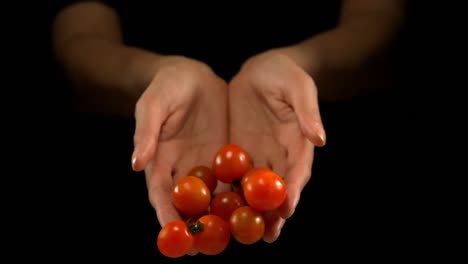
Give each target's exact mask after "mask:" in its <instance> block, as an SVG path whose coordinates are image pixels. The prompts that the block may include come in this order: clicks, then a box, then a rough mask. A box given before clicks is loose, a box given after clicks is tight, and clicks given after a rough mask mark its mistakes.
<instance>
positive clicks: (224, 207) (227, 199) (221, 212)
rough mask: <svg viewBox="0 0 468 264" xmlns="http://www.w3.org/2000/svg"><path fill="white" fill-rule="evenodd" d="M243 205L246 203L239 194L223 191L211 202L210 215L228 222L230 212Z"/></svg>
mask: <svg viewBox="0 0 468 264" xmlns="http://www.w3.org/2000/svg"><path fill="white" fill-rule="evenodd" d="M244 205H246V202H245V200H244V198H243V197H242V196H241V195H240V194H239V193H237V192H234V191H224V192H220V193H218V194H216V195H215V196H214V197H213V199H212V200H211V205H210V213H211V214H214V215H217V216H219V217H221V218H222V219H224V220H225V221H227V222H229V219H230V218H231V215H232V212H234V210H236V209H237V208H239V207H241V206H244Z"/></svg>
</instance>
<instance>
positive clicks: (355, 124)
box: [9, 4, 444, 263]
mask: <svg viewBox="0 0 468 264" xmlns="http://www.w3.org/2000/svg"><path fill="white" fill-rule="evenodd" d="M419 7H420V6H419ZM40 10H43V9H40ZM434 10H436V8H431V9H424V8H418V5H417V4H413V5H410V10H409V11H410V12H409V14H408V17H407V19H408V20H407V21H406V23H405V27H404V30H403V32H402V36H401V39H400V40H399V45H398V46H397V47H396V48H395V56H396V57H395V58H396V63H397V64H396V65H395V66H396V69H398V74H399V75H398V80H399V82H398V85H397V87H395V91H394V92H393V93H391V94H389V95H388V96H385V97H382V98H380V97H379V98H370V99H362V100H355V101H351V102H344V103H338V104H325V103H324V104H322V112H323V116H324V117H323V119H324V124H325V128H326V130H327V132H328V145H327V146H326V147H324V148H321V149H317V152H316V158H315V161H314V168H313V177H312V179H311V182H310V184H309V185H308V186H307V187H306V189H305V190H304V194H303V197H302V199H301V203H300V204H299V207H298V209H297V211H296V213H295V215H294V216H293V217H292V218H291V219H290V220H289V221H288V222H287V223H286V225H285V227H284V228H283V233H282V234H281V236H280V238H279V240H278V241H277V242H275V243H274V244H264V243H259V244H258V245H255V246H248V247H245V246H240V245H238V244H236V243H235V242H233V244H232V245H231V246H230V247H229V249H228V250H227V251H226V252H225V254H223V255H221V256H213V257H209V258H208V257H204V256H197V257H195V258H190V260H198V259H212V260H215V261H216V260H218V259H222V260H224V259H229V258H231V259H234V258H235V259H239V260H243V259H248V258H249V257H251V256H258V257H263V256H268V257H271V256H274V257H278V260H282V259H285V260H287V259H290V258H291V257H299V258H307V259H310V260H311V261H314V260H317V259H322V258H326V259H346V260H349V259H376V260H377V259H388V258H401V257H403V256H406V257H408V256H412V257H417V256H418V255H419V254H422V255H423V256H431V255H433V254H436V252H435V251H431V250H428V248H430V247H431V246H433V244H432V239H433V238H434V235H435V234H434V232H435V231H432V232H427V225H428V222H427V221H424V220H422V219H424V218H422V217H421V213H422V211H423V210H424V209H425V207H426V203H427V202H428V201H430V200H431V199H430V198H427V199H426V198H423V197H425V194H427V193H426V192H425V191H424V187H423V185H425V183H427V181H428V178H424V175H427V174H425V173H426V172H427V170H426V169H425V168H424V167H421V165H422V166H427V165H428V163H430V161H429V160H425V161H424V157H426V156H428V155H427V153H422V152H425V150H422V148H425V147H426V146H425V143H426V141H425V139H426V137H428V136H427V134H428V133H427V130H426V129H430V128H432V123H433V119H431V118H434V117H435V115H433V114H432V113H434V110H433V109H432V99H434V96H433V95H434V94H432V91H433V88H432V87H433V86H434V85H435V81H436V79H435V77H434V78H433V79H432V80H431V81H428V80H427V79H428V76H437V74H440V72H441V71H439V70H438V69H434V67H433V65H434V64H433V63H432V64H431V63H428V60H427V57H426V56H427V54H428V53H427V50H430V49H431V48H434V47H435V46H436V45H435V44H434V42H433V41H432V40H433V37H434V32H436V31H437V32H444V28H440V27H441V26H440V24H436V23H433V22H434V21H433V20H432V18H433V17H432V16H431V13H430V12H428V11H434ZM49 11H50V9H47V8H46V10H45V11H44V13H43V14H46V16H45V17H44V16H40V17H38V19H40V20H39V21H38V20H37V19H32V20H25V21H26V25H27V28H26V29H24V30H25V31H26V32H30V33H31V34H32V33H33V32H34V33H37V34H39V35H38V36H39V39H34V40H33V41H32V40H31V39H30V38H28V39H29V40H30V42H27V41H25V42H24V43H22V44H26V45H25V46H26V47H27V49H26V50H25V49H22V51H23V52H24V53H25V54H26V58H27V60H23V64H22V66H20V67H19V68H20V69H19V71H17V72H18V73H20V75H18V77H16V75H15V77H16V80H17V81H19V83H22V84H23V86H16V87H17V89H16V90H17V91H20V93H19V94H20V95H23V96H24V93H25V92H26V93H27V95H28V96H26V98H25V99H21V100H15V101H12V102H10V103H16V102H18V101H20V102H21V103H24V104H27V105H28V106H30V107H28V108H25V109H26V112H25V113H24V114H22V113H19V115H18V118H16V119H15V120H14V123H13V127H15V128H18V133H16V135H17V136H19V137H20V138H21V139H22V140H23V142H21V143H26V144H25V147H23V148H21V149H20V150H16V151H15V152H11V156H13V157H14V159H13V160H14V161H16V162H15V163H11V164H10V166H9V167H10V168H11V167H13V168H11V169H15V168H16V169H17V171H18V172H19V173H18V175H19V177H18V180H19V181H20V190H21V191H19V192H17V193H16V194H15V196H14V197H17V199H16V198H14V199H16V200H15V201H18V203H15V206H16V207H15V209H14V214H15V215H18V216H19V215H21V216H22V217H21V218H18V219H20V220H18V223H20V225H19V226H20V227H17V228H15V229H14V231H15V232H14V236H13V240H12V241H14V244H18V245H20V248H21V251H20V253H19V254H17V257H25V256H31V257H39V256H46V257H47V258H52V259H59V260H68V259H91V258H93V257H94V258H97V259H103V260H114V259H124V258H129V259H134V260H136V259H148V260H149V261H151V262H153V263H155V261H156V262H157V263H160V262H162V263H166V262H165V261H167V262H168V263H169V262H178V261H184V260H185V261H186V259H181V260H168V259H165V258H163V257H162V256H160V255H159V254H158V252H157V248H156V247H155V241H156V236H157V232H158V229H159V226H158V224H157V221H156V216H155V214H154V212H153V210H152V208H151V207H150V204H149V203H148V200H147V193H146V187H145V182H144V176H143V174H142V173H135V172H132V170H131V167H130V156H131V152H132V135H133V122H132V121H131V120H118V119H112V118H103V117H99V116H92V115H84V114H78V113H74V112H73V111H71V109H70V104H69V102H70V101H69V100H70V96H71V94H70V92H69V91H68V90H67V89H66V88H65V87H64V82H63V81H64V80H63V78H62V76H61V75H60V72H59V71H58V69H57V67H56V65H55V64H54V61H53V59H52V56H51V52H50V51H51V50H50V48H51V47H50V35H49V34H50V31H49V29H50V28H49V26H50V22H51V16H50V14H51V13H50V12H49ZM34 17H36V16H34ZM30 18H31V17H30ZM28 21H29V22H28ZM431 22H432V23H431ZM28 23H29V24H28ZM428 27H429V29H430V30H428ZM437 54H438V53H435V54H434V55H433V56H432V57H431V58H432V59H431V60H432V62H434V61H436V59H437V56H438V55H437ZM37 55H39V56H37ZM38 57H39V58H38ZM36 58H37V59H36ZM25 61H26V62H28V63H25ZM25 76H26V77H25ZM21 87H26V89H25V90H21V89H20V88H21ZM23 91H25V92H23ZM18 98H23V97H18ZM439 99H440V98H439ZM9 109H10V111H18V112H19V111H20V110H21V109H22V108H21V107H19V108H18V107H16V108H11V107H10V108H9ZM11 109H13V110H11ZM18 109H20V110H18ZM28 109H30V110H28ZM429 113H430V114H429ZM428 115H430V116H428ZM20 127H21V129H19V128H20ZM22 127H26V128H27V129H22ZM434 134H436V135H437V133H434ZM435 137H437V136H435ZM433 141H434V139H433ZM435 141H436V142H437V139H435ZM11 143H13V144H14V142H11ZM433 151H435V150H433ZM421 154H425V155H421ZM416 157H417V158H416ZM416 159H423V162H419V161H416ZM421 179H424V180H423V181H421ZM23 197H27V198H26V199H24V198H23ZM15 221H16V220H15ZM15 234H16V235H15ZM408 254H409V255H408ZM227 257H229V258H227Z"/></svg>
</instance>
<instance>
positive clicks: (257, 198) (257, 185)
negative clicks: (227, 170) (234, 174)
mask: <svg viewBox="0 0 468 264" xmlns="http://www.w3.org/2000/svg"><path fill="white" fill-rule="evenodd" d="M241 185H242V193H243V195H244V198H245V201H246V202H247V204H248V205H250V206H251V207H252V208H254V209H256V210H258V211H260V212H266V211H272V210H275V209H277V208H278V207H280V205H281V204H282V203H283V202H284V200H285V199H286V191H287V190H286V183H285V182H284V180H283V179H282V178H281V177H280V176H279V175H278V174H276V173H275V172H273V171H272V170H271V169H269V168H266V167H258V168H254V169H252V170H250V171H249V172H248V173H247V174H246V175H245V176H244V177H243V178H242V184H241Z"/></svg>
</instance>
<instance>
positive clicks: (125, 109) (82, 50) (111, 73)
mask: <svg viewBox="0 0 468 264" xmlns="http://www.w3.org/2000/svg"><path fill="white" fill-rule="evenodd" d="M59 53H60V56H59V60H60V63H61V65H63V69H64V71H65V73H66V75H67V77H68V78H69V80H70V83H71V85H72V87H73V90H74V91H75V96H76V97H75V98H76V99H77V100H76V103H77V107H79V108H80V109H82V110H84V111H99V112H104V113H106V114H113V115H115V114H117V115H125V116H127V115H132V114H133V113H132V112H133V107H134V105H135V103H136V101H137V100H138V98H139V96H140V95H141V93H142V92H143V90H144V89H145V88H146V86H147V85H148V84H149V82H150V81H151V78H152V77H153V75H154V73H155V71H156V66H157V61H158V59H159V58H160V55H157V54H154V53H150V52H147V51H145V50H141V49H137V48H132V47H127V46H124V45H123V44H121V43H118V42H110V41H107V40H102V39H99V38H87V39H82V40H78V41H74V42H73V43H70V44H69V45H66V46H64V47H62V48H61V49H60V52H59Z"/></svg>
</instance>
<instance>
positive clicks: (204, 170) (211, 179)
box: [188, 165, 218, 193]
mask: <svg viewBox="0 0 468 264" xmlns="http://www.w3.org/2000/svg"><path fill="white" fill-rule="evenodd" d="M188 175H192V176H197V177H198V178H200V179H202V180H203V181H204V182H205V184H206V186H208V189H210V192H211V193H213V192H214V190H215V189H216V186H217V185H218V179H217V178H216V177H215V176H214V174H213V173H212V172H211V169H210V168H209V167H207V166H203V165H200V166H196V167H193V168H192V169H191V170H190V171H189V172H188Z"/></svg>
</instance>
